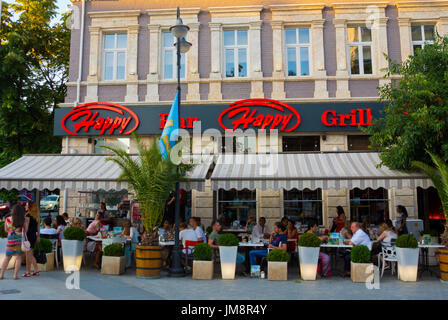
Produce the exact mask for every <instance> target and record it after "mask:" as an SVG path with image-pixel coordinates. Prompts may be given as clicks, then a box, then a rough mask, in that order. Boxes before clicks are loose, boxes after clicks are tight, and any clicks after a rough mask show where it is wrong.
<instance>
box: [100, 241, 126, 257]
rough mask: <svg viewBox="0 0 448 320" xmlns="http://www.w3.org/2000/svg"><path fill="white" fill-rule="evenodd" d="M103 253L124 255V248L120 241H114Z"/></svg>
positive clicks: (109, 255)
mask: <svg viewBox="0 0 448 320" xmlns="http://www.w3.org/2000/svg"><path fill="white" fill-rule="evenodd" d="M103 255H104V256H106V257H123V256H124V248H123V246H122V245H121V244H119V243H112V244H109V245H107V246H105V247H104V249H103Z"/></svg>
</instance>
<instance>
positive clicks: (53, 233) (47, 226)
mask: <svg viewBox="0 0 448 320" xmlns="http://www.w3.org/2000/svg"><path fill="white" fill-rule="evenodd" d="M51 222H52V220H51V217H46V218H45V219H44V227H43V228H41V229H40V234H41V237H42V238H47V239H57V238H58V231H57V230H56V229H55V228H53V227H52V226H51Z"/></svg>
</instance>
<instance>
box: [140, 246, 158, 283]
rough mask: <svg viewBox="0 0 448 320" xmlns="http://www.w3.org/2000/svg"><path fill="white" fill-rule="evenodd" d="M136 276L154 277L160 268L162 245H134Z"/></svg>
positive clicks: (156, 276)
mask: <svg viewBox="0 0 448 320" xmlns="http://www.w3.org/2000/svg"><path fill="white" fill-rule="evenodd" d="M135 259H136V265H137V267H136V275H137V278H146V279H155V278H159V277H160V270H161V269H162V247H160V246H136V254H135Z"/></svg>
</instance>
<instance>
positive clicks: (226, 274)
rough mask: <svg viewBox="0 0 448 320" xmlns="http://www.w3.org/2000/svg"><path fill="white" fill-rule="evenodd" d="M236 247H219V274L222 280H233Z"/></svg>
mask: <svg viewBox="0 0 448 320" xmlns="http://www.w3.org/2000/svg"><path fill="white" fill-rule="evenodd" d="M237 251H238V247H224V246H220V247H219V257H220V259H221V274H222V279H223V280H234V279H235V269H236V254H237Z"/></svg>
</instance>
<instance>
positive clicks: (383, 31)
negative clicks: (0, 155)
mask: <svg viewBox="0 0 448 320" xmlns="http://www.w3.org/2000/svg"><path fill="white" fill-rule="evenodd" d="M177 5H179V6H180V8H181V10H180V11H181V17H182V19H183V22H184V23H185V24H187V25H188V26H189V27H190V31H189V33H188V35H187V41H189V42H191V44H192V47H191V49H190V50H189V51H188V52H187V53H186V54H183V56H182V61H181V66H182V68H181V78H182V80H181V87H182V94H181V98H182V105H183V106H185V108H187V109H188V108H189V109H188V110H190V111H191V110H192V111H191V112H193V114H196V115H199V116H198V117H199V118H200V116H204V117H206V118H210V117H213V116H215V117H216V118H217V117H218V115H219V114H215V111H214V110H215V109H213V106H216V108H218V107H221V106H229V105H231V104H233V103H235V102H236V101H241V100H247V99H258V100H260V99H269V100H275V101H281V102H282V103H286V104H288V105H300V108H301V109H300V110H301V111H300V112H303V113H305V114H307V115H308V114H309V116H310V117H314V118H318V119H319V121H320V120H322V123H323V125H322V123H321V125H320V126H318V125H316V126H315V127H310V125H308V127H306V126H305V124H306V123H307V121H306V119H305V118H304V117H302V119H301V121H302V122H301V126H302V125H303V126H302V127H299V129H296V130H292V131H290V132H287V130H284V131H281V130H280V132H279V135H278V137H277V138H276V139H277V141H276V142H274V143H273V142H272V141H271V145H270V146H267V145H266V144H265V142H263V141H264V140H262V139H259V138H258V135H255V136H254V137H253V138H251V137H243V138H241V139H240V140H239V138H236V140H234V141H233V142H234V145H235V146H236V147H231V148H232V149H233V150H232V151H235V152H243V153H258V152H263V151H266V148H271V147H273V146H275V150H277V151H278V152H280V153H283V154H287V153H291V154H294V153H311V154H314V153H341V154H342V153H347V152H359V151H365V152H367V150H368V148H367V145H368V139H367V138H368V137H367V136H365V135H363V134H362V133H361V132H360V131H359V130H357V126H355V125H350V123H349V121H350V119H354V118H350V117H351V116H353V117H355V116H357V117H360V116H359V115H355V113H356V112H358V111H356V110H359V108H361V109H363V110H367V109H369V110H370V111H371V112H373V114H374V115H376V114H377V113H379V110H380V109H381V105H379V104H378V103H377V101H378V89H377V87H378V86H381V85H384V84H387V83H390V82H391V81H394V80H395V78H393V77H392V78H390V77H389V78H386V77H385V68H387V66H388V63H387V59H386V57H385V55H388V56H389V57H390V58H391V59H392V60H394V61H403V60H404V59H406V58H407V57H408V56H409V55H412V54H414V52H415V51H416V50H418V49H419V48H421V47H422V46H424V45H427V44H430V43H431V42H432V41H433V40H434V33H435V32H437V33H439V34H441V35H446V34H448V1H444V0H443V1H384V2H361V1H341V0H340V1H336V2H331V1H325V0H324V1H321V2H320V3H315V2H311V1H290V0H280V1H276V0H271V1H268V0H264V1H263V0H262V1H259V0H252V1H248V0H243V1H239V2H238V5H235V2H234V1H228V0H221V1H215V0H209V1H197V0H189V1H187V0H185V1H178V2H175V1H159V0H155V1H143V0H135V1H126V0H119V1H94V0H92V1H73V7H74V9H73V28H72V36H71V37H72V38H71V48H70V75H69V83H68V84H67V86H68V94H67V97H66V101H65V103H64V104H62V105H60V107H61V109H62V111H61V112H65V113H64V114H67V113H68V112H69V111H68V110H71V108H73V107H74V106H76V105H81V104H86V103H94V102H98V101H101V102H111V103H115V104H119V105H122V106H126V107H129V108H134V107H135V108H140V109H139V110H143V109H145V108H147V109H148V110H156V109H157V108H161V107H164V108H166V110H169V107H170V105H171V103H172V101H173V99H174V97H175V94H176V79H177V73H176V70H177V68H176V60H175V59H176V52H175V49H174V47H173V37H172V36H171V34H170V32H169V27H170V26H172V25H174V24H175V21H176V6H177ZM81 38H82V41H80V39H81ZM345 105H348V106H349V107H348V109H347V108H345V109H344V107H343V106H345ZM319 106H320V107H321V109H319ZM325 106H328V107H327V108H326V109H325ZM195 108H196V109H195ZM322 108H323V109H322ZM357 108H358V109H357ZM224 109H225V107H222V108H221V109H219V110H220V111H223V110H224ZM317 109H319V110H320V111H319V113H317V111H315V110H317ZM157 110H158V109H157ZM194 110H197V111H196V113H194V112H195V111H194ZM322 110H327V111H331V112H333V113H331V112H330V113H326V116H325V117H323V113H322V112H321V111H322ZM353 110H354V111H353ZM190 111H189V112H190ZM142 112H144V111H142ZM148 112H149V111H148ZM182 112H183V111H181V113H182ZM313 112H316V113H313ZM208 113H210V114H208ZM340 114H341V115H340ZM366 117H367V115H366ZM324 118H325V119H324ZM192 119H193V118H192ZM357 119H358V120H357V121H358V123H356V121H354V122H353V124H360V123H359V121H361V120H360V119H359V118H357ZM364 120H365V121H366V123H364V124H366V125H368V122H369V121H368V120H370V119H364ZM160 121H161V118H159V117H158V116H157V115H156V116H153V117H149V118H142V117H140V123H143V122H144V123H146V125H152V126H153V127H154V128H157V129H159V123H160ZM185 121H186V124H185V125H186V127H188V123H187V122H188V119H187V118H186V120H185ZM191 121H195V119H193V120H191ZM344 121H345V122H344ZM341 122H342V125H341ZM310 123H311V122H310ZM190 124H191V123H190ZM252 124H253V123H252ZM361 124H362V123H361ZM58 126H60V123H59V122H58V121H56V122H55V128H57V127H58ZM211 126H212V125H211V124H210V127H211ZM300 128H304V129H300ZM103 133H104V132H103ZM160 133H161V130H160V132H159V133H158V132H157V131H156V130H155V129H154V130H148V131H144V130H143V129H142V131H141V134H142V136H143V141H145V142H146V143H149V142H150V141H153V140H154V139H158V138H159V137H160ZM60 135H64V139H63V142H62V147H63V148H62V149H63V150H62V153H87V154H91V153H102V152H104V150H103V149H102V148H99V146H100V145H103V144H114V145H120V146H122V147H125V148H127V149H128V150H129V152H130V153H135V152H136V147H135V142H134V141H133V139H132V137H129V136H126V135H120V134H117V135H108V134H107V131H106V134H94V133H91V131H89V132H88V133H86V134H83V135H81V134H79V135H72V134H68V133H61V134H60ZM206 140H207V139H206ZM225 141H226V140H219V141H217V140H216V139H215V140H214V141H212V142H210V139H209V140H208V141H200V140H199V141H195V140H194V141H193V147H192V150H193V153H201V151H203V149H204V148H212V149H214V150H218V149H219V150H223V148H224V147H228V144H227V145H226V142H225ZM223 146H224V147H223ZM237 149H238V150H237ZM232 151H230V152H232ZM270 151H272V150H271V149H270ZM226 152H229V149H228V148H227V150H226ZM272 152H273V151H272ZM209 178H210V177H207V180H206V183H205V185H206V187H205V190H203V191H197V190H192V191H191V193H188V198H189V200H188V203H189V204H188V206H189V207H190V208H191V212H190V213H189V214H191V215H193V216H199V217H201V218H202V219H203V223H204V224H205V225H206V226H207V225H209V224H210V222H211V221H212V219H214V218H217V217H218V216H220V215H221V214H224V215H226V218H227V219H229V220H230V221H229V222H231V221H233V220H235V219H236V220H242V221H244V220H245V219H247V216H248V215H254V216H255V215H256V216H257V217H261V216H264V217H266V218H267V220H268V223H269V224H271V225H272V224H273V222H275V221H278V220H280V219H281V218H282V217H283V216H285V215H286V216H288V217H290V218H292V219H298V220H301V219H305V218H306V217H307V216H310V217H311V216H312V217H313V218H316V219H317V220H318V221H319V224H323V225H326V226H329V225H331V219H332V218H333V217H335V216H336V207H337V206H342V207H343V208H344V210H345V212H346V213H347V215H350V216H351V219H353V220H361V219H365V218H369V219H370V220H371V222H372V223H374V222H375V221H376V220H381V219H382V218H384V214H385V215H388V216H389V217H390V218H392V219H394V218H395V207H396V205H398V204H401V205H404V206H406V207H407V209H408V213H409V216H410V217H411V218H417V217H418V207H419V204H418V190H417V188H416V187H402V188H400V187H390V188H376V189H374V188H365V189H359V188H353V189H349V188H344V187H341V188H326V189H325V188H316V189H314V190H311V189H308V188H305V189H302V190H298V189H295V188H293V189H291V190H286V189H282V188H281V189H276V190H272V189H266V190H261V189H254V190H248V189H244V190H235V189H229V190H225V189H218V190H212V181H211V180H210V179H209ZM64 196H66V197H67V199H65V200H64ZM79 199H80V196H79V193H78V192H77V191H70V190H68V191H67V193H64V195H62V192H61V203H65V204H66V207H65V208H63V210H65V211H67V212H68V213H69V214H70V215H73V214H74V213H75V210H76V207H77V202H79ZM380 212H382V213H380ZM348 213H350V214H348Z"/></svg>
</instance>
